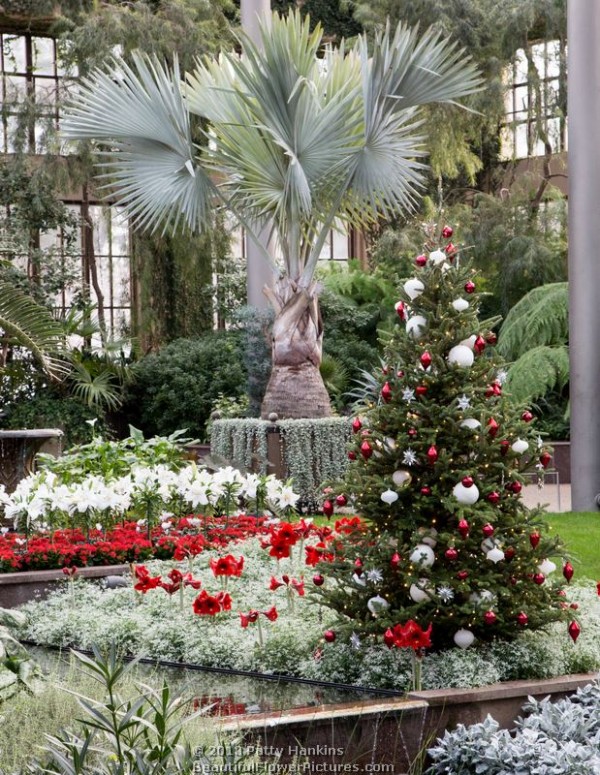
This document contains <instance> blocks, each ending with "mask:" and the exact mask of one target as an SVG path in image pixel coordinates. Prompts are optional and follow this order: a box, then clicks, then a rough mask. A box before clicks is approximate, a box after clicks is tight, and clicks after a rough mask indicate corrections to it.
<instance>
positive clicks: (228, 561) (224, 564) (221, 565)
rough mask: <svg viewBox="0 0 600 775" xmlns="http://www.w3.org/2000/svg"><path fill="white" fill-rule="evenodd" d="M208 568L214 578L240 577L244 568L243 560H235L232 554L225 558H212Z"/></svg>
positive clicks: (241, 558)
mask: <svg viewBox="0 0 600 775" xmlns="http://www.w3.org/2000/svg"><path fill="white" fill-rule="evenodd" d="M210 567H211V570H212V572H213V573H214V574H215V576H241V575H242V569H243V567H244V558H243V556H241V557H240V559H239V560H236V559H235V557H234V556H233V555H232V554H228V555H226V556H225V557H212V558H211V560H210Z"/></svg>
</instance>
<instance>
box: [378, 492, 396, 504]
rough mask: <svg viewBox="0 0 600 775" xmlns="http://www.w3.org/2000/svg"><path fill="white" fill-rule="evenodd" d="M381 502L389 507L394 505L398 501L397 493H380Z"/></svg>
mask: <svg viewBox="0 0 600 775" xmlns="http://www.w3.org/2000/svg"><path fill="white" fill-rule="evenodd" d="M381 500H382V501H383V502H384V503H387V504H388V506H391V505H392V503H396V501H397V500H398V493H397V492H394V491H393V490H386V491H385V492H382V493H381Z"/></svg>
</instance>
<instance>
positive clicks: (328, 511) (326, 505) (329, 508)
mask: <svg viewBox="0 0 600 775" xmlns="http://www.w3.org/2000/svg"><path fill="white" fill-rule="evenodd" d="M323 514H325V516H326V517H330V516H331V515H332V514H333V503H332V502H331V501H329V500H327V501H323Z"/></svg>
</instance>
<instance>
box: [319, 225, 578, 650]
mask: <svg viewBox="0 0 600 775" xmlns="http://www.w3.org/2000/svg"><path fill="white" fill-rule="evenodd" d="M451 234H452V230H451V229H450V228H449V227H444V229H443V231H442V232H441V234H440V235H438V236H440V238H443V239H444V240H445V243H446V244H445V248H444V249H439V248H438V249H434V246H433V245H432V244H430V245H428V249H427V253H424V254H423V255H421V256H419V257H418V258H417V259H416V264H417V269H416V274H415V277H413V278H411V279H409V280H407V281H406V283H405V284H404V287H403V292H402V298H401V300H400V301H399V302H398V304H397V305H396V308H397V312H398V317H399V325H398V327H397V329H396V331H395V332H394V334H393V335H392V336H391V337H390V340H389V342H388V344H387V347H386V357H385V362H386V364H387V365H386V366H385V367H384V369H383V372H381V373H380V374H379V375H378V384H379V394H378V395H377V396H374V397H373V400H372V401H371V402H370V403H369V404H368V405H367V406H366V407H365V409H364V411H362V412H359V415H358V416H357V417H356V418H355V420H354V430H355V436H354V442H353V444H352V447H351V449H350V452H349V457H350V458H351V460H352V461H354V462H353V463H351V465H350V468H349V472H348V475H347V477H346V479H345V481H344V482H343V483H342V484H341V485H340V486H339V489H338V490H337V493H336V494H337V501H338V504H342V505H344V504H345V503H347V502H349V503H350V504H351V505H352V506H353V507H354V508H356V510H357V512H358V513H359V514H361V515H362V516H363V517H364V518H365V520H366V523H365V524H366V527H365V526H361V527H357V528H355V529H354V530H351V531H350V533H346V534H345V537H343V538H341V539H340V540H339V541H337V540H336V541H331V542H330V545H329V547H328V549H327V551H328V552H331V553H332V556H331V558H330V562H322V563H320V566H319V567H320V572H321V574H322V575H323V576H324V577H325V578H326V579H327V578H328V577H329V579H330V581H329V582H328V583H326V584H323V586H320V587H318V592H319V593H320V595H321V598H322V600H323V602H324V603H325V604H326V605H328V606H330V607H331V608H333V609H335V610H337V611H338V612H339V613H340V629H341V630H342V631H343V630H347V631H348V632H350V631H354V632H357V633H358V632H363V633H366V634H370V635H384V633H386V631H387V630H388V629H389V628H393V627H394V626H395V625H398V624H403V623H405V622H406V621H407V620H411V619H412V620H414V621H416V622H417V623H418V624H419V625H420V626H421V627H422V628H423V629H425V628H426V627H427V626H428V625H429V624H431V625H432V641H433V644H434V646H435V647H438V648H439V647H445V646H449V645H453V643H455V642H456V643H458V644H459V645H468V644H469V642H471V641H472V639H473V638H478V639H481V640H490V639H492V638H495V637H497V636H500V637H503V638H514V637H515V635H516V634H517V633H518V632H520V631H522V630H523V629H527V628H528V629H536V628H539V627H543V626H544V625H546V624H548V623H549V622H552V621H555V620H560V619H562V618H564V617H567V614H568V611H566V610H565V608H564V606H563V604H562V601H561V597H560V591H561V588H562V586H561V582H562V579H560V580H555V579H556V577H557V576H558V577H560V573H556V574H555V576H552V577H551V576H550V574H551V572H552V571H553V570H555V563H553V562H552V560H551V559H550V558H554V560H557V558H558V557H561V556H562V552H563V549H562V546H561V544H560V541H559V539H557V538H555V537H552V536H551V535H550V534H549V532H548V529H547V528H546V526H545V524H544V521H543V516H542V514H541V512H540V511H539V510H533V511H530V510H528V509H527V508H525V506H524V504H523V501H522V499H521V495H520V493H521V490H522V487H523V484H524V482H525V479H524V474H525V473H526V472H527V471H529V470H533V471H535V470H536V469H537V470H538V471H539V472H540V473H541V472H543V469H544V468H545V467H546V466H547V465H548V464H549V462H550V454H549V451H548V449H547V448H546V447H545V445H544V442H543V440H542V439H541V438H540V437H539V436H538V434H537V432H536V430H535V426H534V423H532V420H533V415H532V413H531V412H530V411H529V410H528V409H524V408H522V407H521V408H519V407H516V406H515V405H514V403H513V402H512V401H511V400H510V398H509V397H508V396H506V395H504V394H503V388H502V384H503V377H504V371H503V369H502V365H501V363H500V362H499V359H498V358H497V357H496V355H495V354H494V353H493V350H494V348H493V344H494V343H495V335H494V334H493V332H492V331H491V325H490V323H491V321H490V322H488V323H480V322H479V320H478V314H477V313H478V306H479V294H478V292H477V284H478V282H479V279H478V276H477V275H476V274H475V272H474V270H473V269H472V267H471V266H470V265H469V263H468V262H465V261H464V260H463V259H462V257H461V255H460V253H459V252H458V250H457V249H456V247H455V246H454V245H452V243H451V242H448V240H449V239H450V237H451ZM333 509H334V506H333V500H332V499H329V500H328V501H327V502H326V503H325V504H324V511H325V512H326V513H331V512H332V511H333ZM563 572H564V575H565V578H567V580H568V579H569V578H570V575H572V568H571V566H570V564H568V563H567V562H566V561H565V565H564V569H563ZM319 580H320V579H319ZM571 627H572V629H573V628H575V629H577V627H578V625H577V623H576V622H572V624H571ZM388 636H389V634H388Z"/></svg>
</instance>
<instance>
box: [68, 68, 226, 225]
mask: <svg viewBox="0 0 600 775" xmlns="http://www.w3.org/2000/svg"><path fill="white" fill-rule="evenodd" d="M134 63H135V67H130V66H129V65H127V64H126V63H125V62H123V61H118V62H117V61H115V62H113V63H111V64H109V65H108V66H107V69H106V70H97V71H96V72H95V73H94V74H93V75H91V76H90V77H89V78H88V79H86V80H85V81H84V82H83V83H82V85H81V87H80V90H79V92H78V94H77V97H76V99H75V100H74V101H73V102H72V103H71V104H70V106H69V107H68V109H67V111H66V114H65V117H64V120H63V122H62V133H63V135H64V136H65V137H66V138H67V139H73V140H86V139H88V140H100V141H105V142H108V141H110V143H109V145H110V146H111V152H110V153H109V154H108V158H106V156H105V157H104V159H105V160H104V161H103V163H102V166H103V168H104V170H105V173H104V175H103V176H102V177H103V178H104V179H109V180H110V181H111V183H110V184H107V187H109V188H110V189H111V190H112V191H114V192H115V194H116V197H117V201H118V202H119V203H122V204H123V205H124V206H125V207H126V209H127V211H128V214H129V216H130V217H131V218H133V219H134V221H136V222H137V224H138V225H139V226H146V227H148V226H149V227H152V228H154V229H156V228H158V226H159V225H160V224H169V225H171V226H177V224H178V223H179V221H180V220H181V219H182V218H183V219H184V220H185V222H186V223H187V224H188V226H189V227H190V228H192V229H202V228H204V227H206V226H207V225H208V224H209V223H210V207H211V203H212V202H213V200H214V198H215V187H214V184H213V182H212V180H211V179H210V177H209V176H208V175H207V174H206V172H205V170H203V169H202V167H201V166H200V165H198V164H197V163H196V162H195V157H196V149H195V147H194V143H193V141H192V132H191V127H190V116H189V111H188V109H187V106H186V104H185V100H184V98H183V96H182V93H181V89H180V73H179V67H178V64H177V61H175V64H174V67H173V71H172V72H171V73H170V72H169V71H168V70H167V69H166V67H165V66H164V65H162V64H161V63H160V62H158V61H157V60H156V59H155V58H150V57H142V56H141V55H135V54H134ZM113 151H117V152H118V161H113V160H112V159H113Z"/></svg>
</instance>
